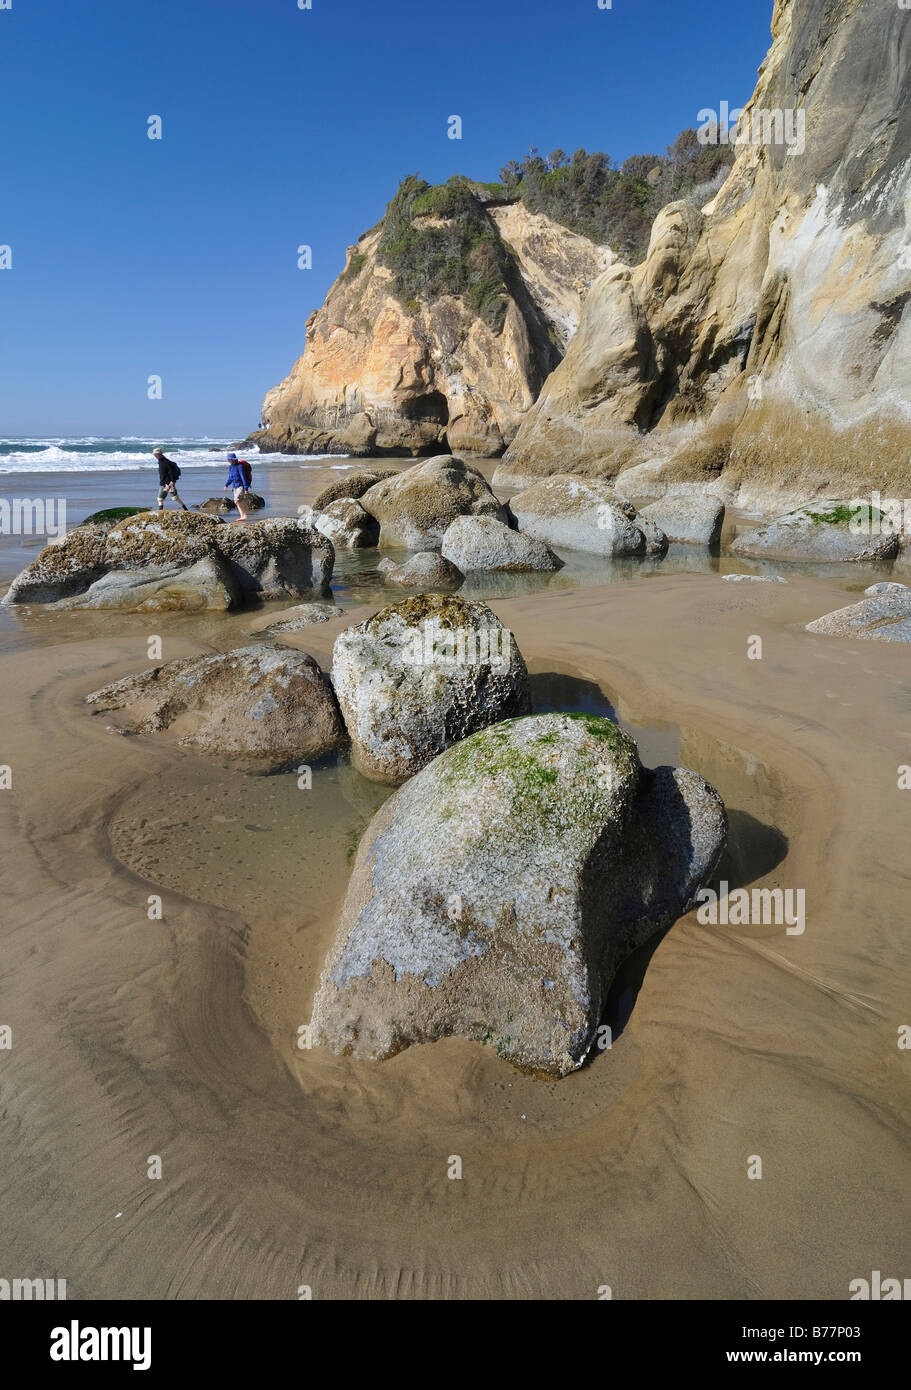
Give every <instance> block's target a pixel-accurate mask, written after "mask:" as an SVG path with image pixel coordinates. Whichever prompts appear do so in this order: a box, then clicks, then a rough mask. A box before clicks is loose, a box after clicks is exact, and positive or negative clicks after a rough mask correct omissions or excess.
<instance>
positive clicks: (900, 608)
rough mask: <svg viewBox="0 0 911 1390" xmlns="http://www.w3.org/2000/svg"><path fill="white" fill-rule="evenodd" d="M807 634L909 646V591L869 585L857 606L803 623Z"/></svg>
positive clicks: (910, 639)
mask: <svg viewBox="0 0 911 1390" xmlns="http://www.w3.org/2000/svg"><path fill="white" fill-rule="evenodd" d="M807 632H819V633H822V634H823V636H825V637H859V638H862V639H863V640H865V641H870V642H911V589H909V588H907V586H906V585H904V584H873V585H871V587H870V588H869V589H867V590H866V591H865V597H864V598H863V599H862V600H861V601H860V603H852V604H851V606H850V607H848V608H838V609H836V610H835V612H834V613H826V614H825V616H824V617H822V618H817V619H816V621H815V622H813V623H807Z"/></svg>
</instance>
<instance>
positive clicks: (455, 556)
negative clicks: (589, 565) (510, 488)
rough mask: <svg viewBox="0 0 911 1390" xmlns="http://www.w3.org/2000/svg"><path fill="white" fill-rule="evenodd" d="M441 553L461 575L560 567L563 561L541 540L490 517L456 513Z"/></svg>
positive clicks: (444, 539)
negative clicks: (455, 566)
mask: <svg viewBox="0 0 911 1390" xmlns="http://www.w3.org/2000/svg"><path fill="white" fill-rule="evenodd" d="M442 553H443V556H444V557H445V559H447V560H451V561H452V563H453V564H454V565H457V566H458V568H459V569H460V570H461V571H462V573H463V574H468V573H469V572H470V571H471V570H512V571H525V570H559V569H562V568H563V561H562V560H561V559H559V558H558V556H556V555H555V554H554V552H553V551H552V550H551V549H550V547H549V546H546V545H545V544H544V542H543V541H539V540H537V539H536V538H535V537H534V536H527V535H522V534H521V533H520V532H519V531H513V530H512V529H511V528H510V527H509V526H505V525H504V524H503V522H502V521H498V520H497V519H496V517H492V516H457V517H456V519H455V521H454V522H453V523H452V525H451V526H450V527H448V529H447V531H446V534H445V535H444V536H443V549H442Z"/></svg>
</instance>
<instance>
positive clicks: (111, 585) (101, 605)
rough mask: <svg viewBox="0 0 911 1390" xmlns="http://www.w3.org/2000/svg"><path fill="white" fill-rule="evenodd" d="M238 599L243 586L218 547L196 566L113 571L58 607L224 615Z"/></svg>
mask: <svg viewBox="0 0 911 1390" xmlns="http://www.w3.org/2000/svg"><path fill="white" fill-rule="evenodd" d="M239 602H240V590H239V588H238V586H237V583H236V582H235V579H234V576H233V574H232V573H231V570H230V568H229V567H228V563H227V561H226V560H225V559H224V558H223V557H222V556H221V555H219V553H218V552H217V551H215V552H214V554H212V555H205V556H204V557H203V558H202V559H201V560H197V561H196V564H195V565H186V566H182V565H179V564H173V565H150V566H149V567H148V568H147V569H141V570H109V571H108V573H107V574H104V575H102V576H101V578H100V579H96V580H95V582H94V584H92V585H90V587H89V588H88V589H86V591H85V593H82V594H74V595H73V597H72V598H66V599H62V600H61V601H60V602H59V603H57V604H55V605H54V607H55V608H57V609H62V610H64V611H67V610H73V609H85V608H88V609H109V608H112V609H118V610H120V612H123V613H175V612H191V613H192V612H201V611H210V612H211V611H214V612H218V613H225V612H227V611H228V609H230V608H235V607H236V606H237V604H238V603H239Z"/></svg>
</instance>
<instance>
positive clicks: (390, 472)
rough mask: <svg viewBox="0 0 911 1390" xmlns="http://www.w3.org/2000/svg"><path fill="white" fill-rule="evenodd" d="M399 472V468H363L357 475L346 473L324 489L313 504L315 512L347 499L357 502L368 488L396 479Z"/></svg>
mask: <svg viewBox="0 0 911 1390" xmlns="http://www.w3.org/2000/svg"><path fill="white" fill-rule="evenodd" d="M399 471H400V470H399V469H397V468H362V469H358V471H357V472H356V473H345V475H344V476H343V477H341V478H337V479H336V480H335V482H334V483H330V484H329V486H328V487H324V488H323V490H322V492H321V493H320V494H319V496H318V497H317V499H316V501H315V502H314V503H313V510H314V511H315V512H321V511H324V510H325V508H326V507H328V506H329V504H330V502H340V501H343V500H344V499H345V498H346V497H347V498H350V499H351V500H352V501H355V502H357V501H359V500H360V498H362V497H363V495H364V493H365V492H366V491H367V489H368V488H371V487H373V486H374V485H375V484H376V483H382V482H384V481H385V479H386V478H394V477H395V476H396V475H397V473H398V472H399Z"/></svg>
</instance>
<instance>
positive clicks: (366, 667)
mask: <svg viewBox="0 0 911 1390" xmlns="http://www.w3.org/2000/svg"><path fill="white" fill-rule="evenodd" d="M332 680H333V683H334V685H335V692H336V694H337V696H338V700H339V704H340V705H341V708H342V714H343V715H344V718H345V723H346V725H347V727H348V733H349V735H350V737H351V743H352V752H353V756H354V761H355V764H356V766H357V767H358V769H359V770H360V771H361V772H363V773H364V774H365V776H367V777H371V778H373V779H374V780H375V781H379V782H392V783H397V782H402V781H404V779H405V778H406V777H411V776H413V775H414V773H415V772H417V771H419V769H420V768H422V767H424V766H426V764H427V763H429V762H430V760H431V759H432V758H435V757H436V756H437V754H438V753H442V752H443V750H444V749H445V748H448V747H449V746H450V744H452V743H457V742H458V741H459V739H463V738H465V737H467V735H468V734H472V733H474V732H475V731H476V730H478V729H483V728H485V727H486V726H487V725H488V724H494V723H496V721H497V720H499V719H505V718H506V717H507V716H509V715H514V714H524V713H526V712H527V711H528V709H529V707H530V706H529V695H528V673H527V671H526V669H525V662H524V661H523V660H522V655H521V653H520V652H519V649H518V647H517V646H516V644H515V642H514V641H513V638H512V634H511V633H510V632H509V631H508V630H507V629H506V628H504V627H503V624H502V623H501V622H500V620H499V618H497V617H496V615H495V614H494V613H492V612H491V610H490V609H489V608H488V607H487V605H486V604H484V603H468V602H466V601H465V600H464V599H460V598H457V597H450V596H441V595H438V594H432V595H422V596H421V597H416V598H410V599H406V600H405V602H404V603H400V604H392V605H390V606H389V607H388V608H383V609H381V610H380V612H379V613H376V614H375V615H374V616H373V617H372V618H369V619H368V620H367V622H364V623H359V624H358V625H357V626H355V627H349V628H346V630H345V631H344V632H342V633H341V634H340V635H339V636H338V637H337V638H336V640H335V648H334V651H333V656H332Z"/></svg>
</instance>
